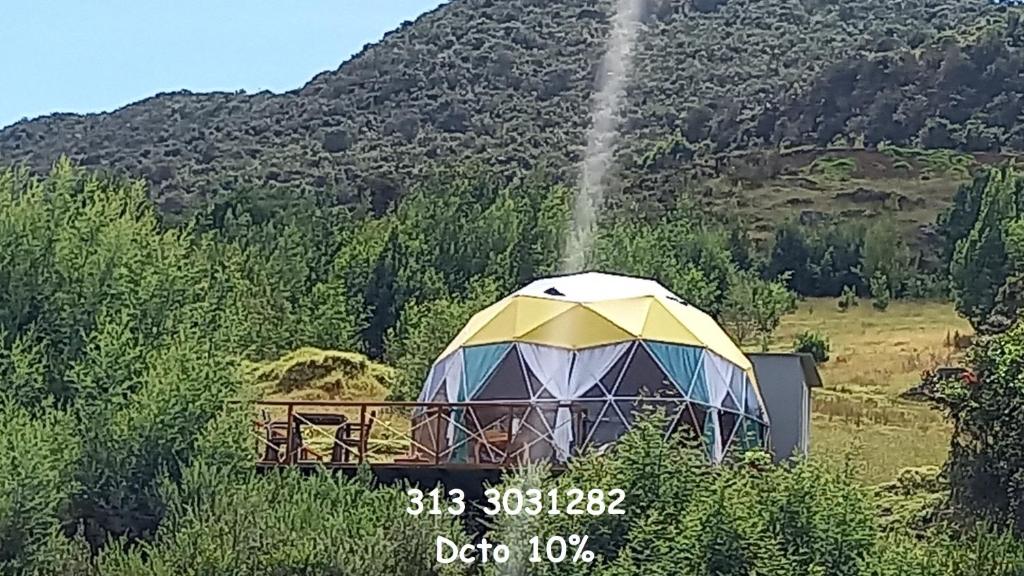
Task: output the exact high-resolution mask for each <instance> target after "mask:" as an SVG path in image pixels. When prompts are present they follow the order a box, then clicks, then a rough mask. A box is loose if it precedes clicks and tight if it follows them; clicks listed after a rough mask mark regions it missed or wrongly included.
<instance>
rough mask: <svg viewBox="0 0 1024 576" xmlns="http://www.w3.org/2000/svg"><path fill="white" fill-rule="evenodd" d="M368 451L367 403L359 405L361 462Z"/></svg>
mask: <svg viewBox="0 0 1024 576" xmlns="http://www.w3.org/2000/svg"><path fill="white" fill-rule="evenodd" d="M365 452H366V404H363V405H362V406H360V407H359V463H360V464H362V463H363V454H364V453H365Z"/></svg>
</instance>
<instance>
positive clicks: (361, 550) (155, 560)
mask: <svg viewBox="0 0 1024 576" xmlns="http://www.w3.org/2000/svg"><path fill="white" fill-rule="evenodd" d="M163 497H164V499H165V500H166V501H167V502H168V503H169V504H168V511H167V517H166V519H165V521H164V524H163V526H161V528H160V530H159V531H158V532H157V534H156V536H155V538H154V539H153V541H152V542H147V543H144V544H142V545H141V546H139V547H137V548H131V549H129V548H127V547H118V548H115V549H112V550H109V551H108V552H107V553H105V554H103V556H102V557H101V559H100V561H99V563H98V564H99V568H100V572H101V573H102V574H104V575H111V576H113V575H124V576H163V575H170V574H218V575H224V576H232V575H238V576H243V575H246V576H248V575H250V574H346V575H351V576H377V575H379V574H394V575H396V576H406V575H408V576H427V575H435V574H459V573H461V569H460V567H461V565H452V566H448V567H438V566H435V561H434V558H435V554H434V543H435V539H436V537H437V536H438V535H443V536H445V537H447V538H449V539H451V540H453V541H456V542H462V543H465V542H466V541H467V540H468V539H467V537H466V535H465V534H464V533H463V532H462V531H461V529H460V528H459V525H458V523H457V521H456V520H455V519H454V518H453V517H452V516H449V515H447V514H445V515H444V516H429V515H423V516H420V517H414V516H411V515H409V514H408V513H407V512H406V507H407V506H408V497H407V496H406V495H405V492H404V490H402V489H400V488H373V487H372V486H371V485H370V484H369V483H367V482H365V481H363V480H361V479H355V480H346V479H343V478H342V477H340V476H336V475H332V474H326V473H325V474H316V475H314V476H311V477H303V476H302V475H301V473H299V472H298V471H295V470H290V471H286V472H282V473H270V474H267V475H259V474H257V473H255V472H254V471H249V472H248V473H245V474H242V475H238V474H236V473H233V472H230V471H226V470H224V469H221V468H218V467H208V466H202V465H199V466H195V467H193V468H191V469H190V470H189V471H188V473H187V474H186V476H185V479H184V482H183V484H182V487H181V488H177V487H175V486H173V485H168V486H165V488H164V495H163ZM443 506H444V505H443Z"/></svg>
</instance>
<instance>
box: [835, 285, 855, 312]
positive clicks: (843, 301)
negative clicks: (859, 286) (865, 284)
mask: <svg viewBox="0 0 1024 576" xmlns="http://www.w3.org/2000/svg"><path fill="white" fill-rule="evenodd" d="M856 306H860V300H858V299H857V292H856V290H854V289H853V286H844V287H843V293H842V295H840V296H839V311H840V312H846V311H847V310H849V309H850V308H854V307H856Z"/></svg>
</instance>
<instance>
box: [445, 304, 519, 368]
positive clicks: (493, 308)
mask: <svg viewBox="0 0 1024 576" xmlns="http://www.w3.org/2000/svg"><path fill="white" fill-rule="evenodd" d="M509 300H510V298H504V299H502V300H499V301H497V302H495V303H494V304H491V305H490V306H488V307H487V308H484V309H483V310H481V311H479V312H477V313H476V314H474V315H473V317H472V318H470V319H469V322H466V325H465V326H463V327H462V330H460V331H459V333H458V335H456V336H455V338H453V339H452V341H451V344H448V347H447V348H445V350H444V352H442V353H441V356H440V357H441V358H444V357H446V356H448V355H449V354H451V353H452V352H455V351H456V350H458V349H459V348H460V347H462V346H464V345H465V344H466V342H468V341H469V339H470V338H472V337H473V335H474V334H476V333H477V332H479V331H480V329H481V328H483V327H484V326H486V325H487V324H488V323H489V322H491V321H492V320H493V319H494V317H495V316H497V315H498V314H500V313H501V312H502V311H503V310H505V308H507V307H508V304H509Z"/></svg>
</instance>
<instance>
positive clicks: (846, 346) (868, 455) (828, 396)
mask: <svg viewBox="0 0 1024 576" xmlns="http://www.w3.org/2000/svg"><path fill="white" fill-rule="evenodd" d="M804 330H813V331H816V332H819V333H821V334H824V335H825V336H827V337H828V338H829V339H830V341H831V344H832V352H831V358H830V360H829V361H828V362H827V363H825V364H824V365H823V366H821V367H820V370H821V375H822V380H823V381H824V385H825V388H824V389H823V390H815V391H814V400H813V411H814V415H813V423H812V428H811V452H812V454H813V455H814V456H816V457H822V458H826V459H832V460H837V461H838V460H844V459H850V458H853V459H855V460H856V461H857V462H858V464H859V465H860V468H861V470H862V474H863V479H864V480H865V481H868V482H872V483H874V482H884V481H887V480H891V479H892V478H894V477H895V476H896V473H897V472H898V471H899V470H901V469H903V468H909V467H918V466H924V465H939V464H941V463H942V462H943V461H944V460H945V457H946V451H947V448H948V443H949V429H948V427H947V426H946V424H945V422H944V421H943V419H942V415H941V414H940V413H939V412H938V411H936V410H933V409H931V408H929V407H927V406H926V405H923V404H921V403H917V402H908V401H903V400H901V399H900V398H899V394H900V393H901V392H903V391H905V390H907V389H908V388H910V387H911V386H913V385H915V384H916V383H917V382H918V381H919V379H920V375H921V372H922V371H924V370H926V369H929V368H934V367H937V366H944V365H955V364H957V363H958V362H960V361H961V359H962V354H961V353H960V352H959V351H957V350H956V349H955V348H954V346H953V345H952V342H953V340H954V334H956V333H959V334H961V335H964V334H969V333H970V331H971V330H970V326H969V325H968V323H967V322H966V321H965V320H963V319H962V318H960V317H959V316H957V315H956V313H955V312H954V311H953V308H952V306H951V305H950V304H948V303H937V302H895V303H893V304H892V305H890V307H889V309H888V310H886V311H885V312H879V311H877V310H875V309H874V308H872V307H871V304H870V302H867V301H862V302H861V303H860V305H859V306H857V307H856V308H853V309H851V310H849V311H847V312H845V313H841V312H839V310H838V308H837V306H836V301H835V300H831V299H810V300H807V301H805V302H802V303H801V304H800V308H799V310H798V311H797V312H796V313H794V314H791V315H790V316H788V317H786V319H785V320H784V321H783V324H782V326H781V328H780V329H779V331H778V333H777V335H776V338H775V340H774V342H773V345H772V348H773V349H775V350H789V349H791V348H792V343H793V339H794V337H795V335H796V334H798V333H800V332H802V331H804Z"/></svg>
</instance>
